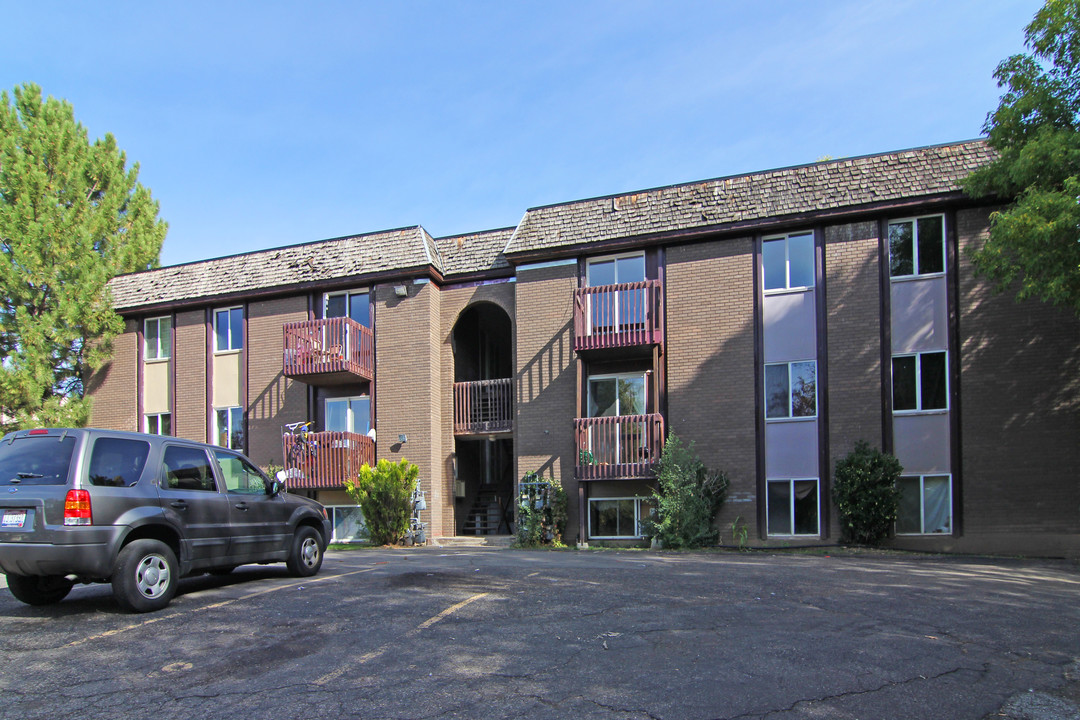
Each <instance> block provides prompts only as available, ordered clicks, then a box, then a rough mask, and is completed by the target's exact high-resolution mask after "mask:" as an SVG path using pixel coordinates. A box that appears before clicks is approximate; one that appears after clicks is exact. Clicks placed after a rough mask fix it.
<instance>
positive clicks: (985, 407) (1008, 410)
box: [957, 209, 1080, 556]
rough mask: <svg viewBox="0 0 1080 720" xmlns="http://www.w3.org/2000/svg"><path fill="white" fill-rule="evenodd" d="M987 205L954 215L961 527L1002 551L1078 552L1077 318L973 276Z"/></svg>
mask: <svg viewBox="0 0 1080 720" xmlns="http://www.w3.org/2000/svg"><path fill="white" fill-rule="evenodd" d="M989 212H990V210H988V209H982V210H965V211H961V212H959V213H958V215H957V227H958V235H959V245H960V253H959V274H960V280H959V284H960V288H959V290H960V306H961V315H960V322H959V325H960V328H959V329H960V363H961V372H962V376H961V387H960V401H961V402H960V407H959V412H960V418H961V423H962V425H961V427H962V430H961V448H962V462H961V468H962V470H961V477H960V482H961V483H962V492H963V521H964V537H963V538H961V539H960V542H959V543H958V544H957V547H958V548H959V549H964V548H965V547H968V546H971V545H973V544H977V545H978V547H980V548H984V549H987V550H991V551H999V552H1039V553H1047V554H1071V555H1074V556H1075V555H1080V482H1078V481H1077V467H1080V321H1078V319H1077V318H1076V316H1075V315H1073V314H1072V313H1070V312H1069V311H1067V310H1064V309H1058V308H1054V307H1052V306H1049V305H1046V304H1044V303H1042V302H1039V301H1038V300H1029V301H1025V302H1023V303H1017V302H1015V300H1014V293H1012V292H1006V293H1004V294H996V293H995V292H994V291H993V289H992V288H991V287H990V286H989V285H988V284H987V283H986V282H985V280H983V279H981V278H976V277H975V276H974V273H973V268H972V265H971V262H970V259H969V258H968V256H967V250H968V249H969V248H971V247H977V246H979V244H980V243H981V242H982V240H983V239H984V238H985V236H986V232H987V228H988V217H989Z"/></svg>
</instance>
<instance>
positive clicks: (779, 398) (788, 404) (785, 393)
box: [765, 360, 817, 420]
mask: <svg viewBox="0 0 1080 720" xmlns="http://www.w3.org/2000/svg"><path fill="white" fill-rule="evenodd" d="M816 415H817V362H816V361H814V360H806V361H802V362H791V363H775V364H770V365H766V366H765V417H766V418H767V419H769V420H773V419H777V418H804V417H815V416H816Z"/></svg>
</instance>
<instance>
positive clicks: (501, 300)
mask: <svg viewBox="0 0 1080 720" xmlns="http://www.w3.org/2000/svg"><path fill="white" fill-rule="evenodd" d="M482 302H490V303H494V304H495V305H498V306H499V307H501V308H502V309H503V310H504V311H506V314H507V316H508V317H510V318H511V337H513V335H512V333H513V317H514V284H513V283H499V284H495V285H481V286H479V287H463V288H451V289H448V290H447V289H444V290H443V291H442V293H441V299H440V310H441V318H440V328H441V330H440V337H441V341H442V343H441V346H440V348H439V358H440V367H439V373H440V377H441V383H440V386H439V407H440V412H439V428H440V432H441V434H442V446H443V455H444V457H443V458H442V466H443V468H445V472H444V475H443V477H442V478H441V480H440V482H441V487H440V493H441V497H442V498H443V501H442V502H441V503H439V506H438V508H435V509H434V510H433V511H434V512H438V513H440V516H441V522H442V526H443V528H444V529H445V530H446V533H447V534H448V535H453V534H454V531H455V529H456V523H455V517H454V510H455V507H456V503H457V501H456V500H455V498H454V487H453V482H454V477H453V471H452V469H451V464H450V463H451V457H450V456H451V453H453V452H454V451H455V447H456V445H455V440H454V350H453V347H452V346H451V343H450V341H451V339H452V338H453V333H454V325H455V324H456V323H457V321H458V318H460V317H461V314H462V313H463V312H464V311H465V309H466V308H468V307H470V306H472V305H475V304H477V303H482ZM511 342H512V340H511ZM428 507H429V508H434V504H433V503H430V502H429V503H428Z"/></svg>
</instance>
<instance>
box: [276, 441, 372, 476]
mask: <svg viewBox="0 0 1080 720" xmlns="http://www.w3.org/2000/svg"><path fill="white" fill-rule="evenodd" d="M307 437H308V441H309V442H308V444H307V446H306V447H303V446H301V444H302V442H303V441H301V439H300V437H299V436H298V435H285V436H284V437H283V438H282V442H281V452H282V457H284V458H285V486H286V487H287V488H293V489H309V490H311V489H325V488H340V487H341V484H342V483H343V482H344V481H345V478H354V477H356V474H357V473H358V472H359V471H360V466H361V465H363V464H364V463H367V464H368V465H374V464H375V441H374V440H372V439H371V438H370V437H368V436H367V435H360V434H357V433H351V432H335V431H326V432H317V433H308V435H307Z"/></svg>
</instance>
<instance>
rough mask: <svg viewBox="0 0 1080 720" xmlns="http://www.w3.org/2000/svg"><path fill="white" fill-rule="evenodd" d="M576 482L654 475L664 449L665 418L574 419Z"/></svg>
mask: <svg viewBox="0 0 1080 720" xmlns="http://www.w3.org/2000/svg"><path fill="white" fill-rule="evenodd" d="M574 442H575V446H576V447H577V464H576V467H575V475H576V476H577V479H578V480H624V479H632V478H649V477H654V476H655V466H656V462H657V461H658V460H659V459H660V451H661V450H663V448H664V417H663V416H662V415H660V414H659V413H652V414H649V415H620V416H618V417H596V418H577V419H576V420H574Z"/></svg>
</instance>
